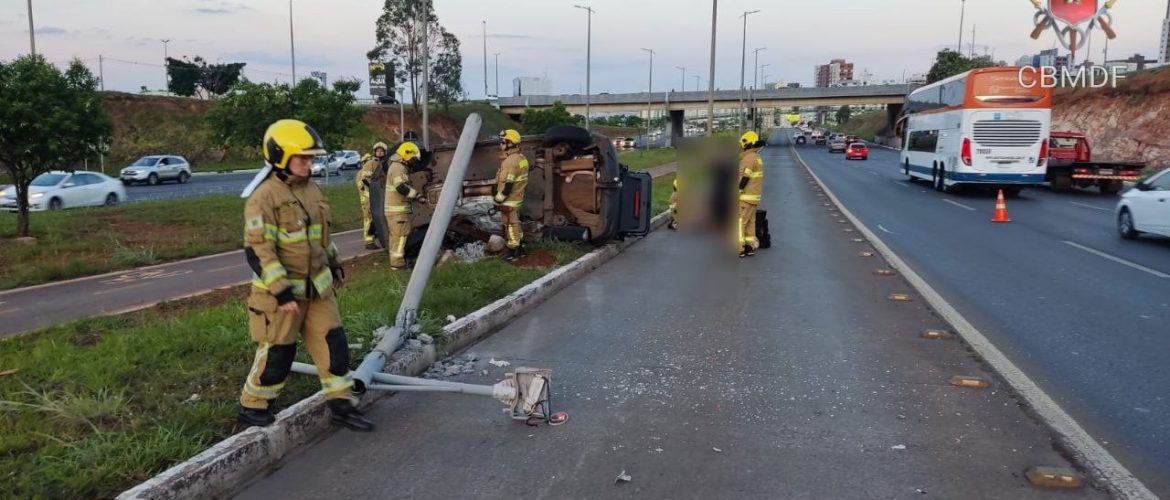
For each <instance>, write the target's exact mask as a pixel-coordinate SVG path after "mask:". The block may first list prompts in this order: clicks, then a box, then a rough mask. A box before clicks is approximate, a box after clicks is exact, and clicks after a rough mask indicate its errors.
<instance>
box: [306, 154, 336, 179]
mask: <svg viewBox="0 0 1170 500" xmlns="http://www.w3.org/2000/svg"><path fill="white" fill-rule="evenodd" d="M340 166H341V163H339V162H333V161H330V158H329V155H317V156H316V157H314V158H313V167H312V168H311V169H310V171H309V175H311V176H313V177H324V176H325V173H326V172H328V173H329V175H341V168H340Z"/></svg>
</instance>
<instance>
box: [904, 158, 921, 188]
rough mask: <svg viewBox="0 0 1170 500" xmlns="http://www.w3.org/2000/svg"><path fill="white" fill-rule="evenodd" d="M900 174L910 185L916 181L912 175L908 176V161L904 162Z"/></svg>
mask: <svg viewBox="0 0 1170 500" xmlns="http://www.w3.org/2000/svg"><path fill="white" fill-rule="evenodd" d="M902 174H904V175H905V176H906V179H907V180H909V181H910V183H911V184H913V183H914V182H915V181H917V180H918V179H915V178H914V176H913V175H910V160H906V163H905V165H903V166H902Z"/></svg>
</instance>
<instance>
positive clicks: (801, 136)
mask: <svg viewBox="0 0 1170 500" xmlns="http://www.w3.org/2000/svg"><path fill="white" fill-rule="evenodd" d="M792 140H793V141H794V142H796V143H797V144H804V143H806V142H808V139H806V138H805V137H804V134H802V133H800V132H797V133H795V134H792Z"/></svg>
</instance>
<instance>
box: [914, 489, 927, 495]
mask: <svg viewBox="0 0 1170 500" xmlns="http://www.w3.org/2000/svg"><path fill="white" fill-rule="evenodd" d="M914 491H917V492H919V493H921V494H923V495H925V494H926V490H924V489H922V488H914Z"/></svg>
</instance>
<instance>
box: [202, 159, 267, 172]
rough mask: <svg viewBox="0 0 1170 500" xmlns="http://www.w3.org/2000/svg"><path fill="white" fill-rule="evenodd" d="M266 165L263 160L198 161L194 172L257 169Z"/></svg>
mask: <svg viewBox="0 0 1170 500" xmlns="http://www.w3.org/2000/svg"><path fill="white" fill-rule="evenodd" d="M263 166H264V162H263V160H258V159H257V160H224V161H222V162H212V161H204V162H196V163H193V164H192V165H191V171H192V172H231V171H234V170H255V169H258V168H261V167H263Z"/></svg>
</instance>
